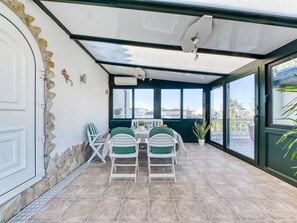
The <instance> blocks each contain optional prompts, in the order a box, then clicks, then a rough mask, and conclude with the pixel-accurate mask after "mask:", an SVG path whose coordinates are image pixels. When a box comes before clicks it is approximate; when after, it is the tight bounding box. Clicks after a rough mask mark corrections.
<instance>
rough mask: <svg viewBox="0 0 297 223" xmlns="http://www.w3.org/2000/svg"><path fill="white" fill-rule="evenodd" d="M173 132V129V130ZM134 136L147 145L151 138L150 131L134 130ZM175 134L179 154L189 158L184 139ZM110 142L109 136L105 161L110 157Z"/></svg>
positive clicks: (105, 150)
mask: <svg viewBox="0 0 297 223" xmlns="http://www.w3.org/2000/svg"><path fill="white" fill-rule="evenodd" d="M172 130H173V129H172ZM133 132H134V134H135V138H136V140H138V139H141V140H140V143H145V139H148V138H149V132H150V130H137V129H136V130H133ZM173 133H174V138H175V139H176V141H177V145H176V149H177V154H178V155H180V156H183V157H186V156H187V150H186V147H185V144H184V142H183V139H182V137H181V136H180V134H178V133H177V132H176V131H174V130H173ZM109 141H110V135H108V136H107V138H106V140H105V144H104V147H103V150H102V157H103V159H104V158H105V157H106V156H107V155H108V152H109V144H108V142H109Z"/></svg>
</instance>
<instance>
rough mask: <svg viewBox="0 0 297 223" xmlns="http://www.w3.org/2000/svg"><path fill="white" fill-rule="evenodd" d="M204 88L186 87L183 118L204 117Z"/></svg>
mask: <svg viewBox="0 0 297 223" xmlns="http://www.w3.org/2000/svg"><path fill="white" fill-rule="evenodd" d="M202 98H203V90H202V89H184V91H183V118H185V119H187V118H195V119H197V118H203V102H202Z"/></svg>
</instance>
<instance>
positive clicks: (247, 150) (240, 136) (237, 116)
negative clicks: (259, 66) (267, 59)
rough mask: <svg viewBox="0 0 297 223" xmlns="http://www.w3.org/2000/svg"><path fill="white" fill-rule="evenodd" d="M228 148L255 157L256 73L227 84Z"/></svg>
mask: <svg viewBox="0 0 297 223" xmlns="http://www.w3.org/2000/svg"><path fill="white" fill-rule="evenodd" d="M227 148H228V149H230V150H232V151H234V152H236V153H239V154H241V155H243V156H245V157H248V158H250V159H252V160H254V159H255V74H250V75H248V76H246V77H243V78H241V79H238V80H235V81H233V82H231V83H229V84H228V85H227Z"/></svg>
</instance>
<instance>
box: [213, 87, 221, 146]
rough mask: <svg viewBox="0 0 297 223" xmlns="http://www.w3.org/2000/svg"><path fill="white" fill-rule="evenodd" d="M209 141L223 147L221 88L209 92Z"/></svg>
mask: <svg viewBox="0 0 297 223" xmlns="http://www.w3.org/2000/svg"><path fill="white" fill-rule="evenodd" d="M210 103H211V107H210V120H212V123H213V125H212V127H211V130H210V140H211V141H214V142H216V143H219V144H221V145H223V109H224V104H223V87H219V88H216V89H213V90H211V92H210Z"/></svg>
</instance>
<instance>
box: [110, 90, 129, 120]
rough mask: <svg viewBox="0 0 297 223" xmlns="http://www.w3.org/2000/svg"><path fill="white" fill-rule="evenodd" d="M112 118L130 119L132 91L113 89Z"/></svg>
mask: <svg viewBox="0 0 297 223" xmlns="http://www.w3.org/2000/svg"><path fill="white" fill-rule="evenodd" d="M113 118H118V119H120V118H132V89H113Z"/></svg>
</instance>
